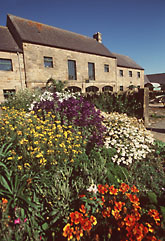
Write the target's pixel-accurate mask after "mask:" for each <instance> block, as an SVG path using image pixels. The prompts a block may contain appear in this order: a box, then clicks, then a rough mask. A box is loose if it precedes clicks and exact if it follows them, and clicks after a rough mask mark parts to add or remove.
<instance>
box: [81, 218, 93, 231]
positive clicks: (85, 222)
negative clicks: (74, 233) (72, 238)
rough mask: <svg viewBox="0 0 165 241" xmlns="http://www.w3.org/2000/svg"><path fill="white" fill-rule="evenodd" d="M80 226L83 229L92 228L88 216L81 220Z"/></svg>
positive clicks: (88, 229)
mask: <svg viewBox="0 0 165 241" xmlns="http://www.w3.org/2000/svg"><path fill="white" fill-rule="evenodd" d="M81 226H82V228H83V229H84V231H90V230H91V228H92V224H91V221H90V220H89V219H88V218H86V219H82V220H81Z"/></svg>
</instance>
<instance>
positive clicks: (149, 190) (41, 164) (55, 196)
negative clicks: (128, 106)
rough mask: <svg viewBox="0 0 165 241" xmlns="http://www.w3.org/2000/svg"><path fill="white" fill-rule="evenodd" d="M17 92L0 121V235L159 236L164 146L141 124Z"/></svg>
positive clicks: (72, 100)
mask: <svg viewBox="0 0 165 241" xmlns="http://www.w3.org/2000/svg"><path fill="white" fill-rule="evenodd" d="M18 96H19V95H18ZM20 96H21V98H23V95H22V94H21V95H20ZM24 96H26V98H24V100H23V101H22V102H21V101H20V100H19V98H18V97H13V99H12V100H10V101H9V103H6V104H5V106H4V107H2V108H3V113H2V116H1V118H0V136H1V139H0V140H1V148H0V157H1V161H0V166H1V168H0V172H1V175H0V215H1V220H0V229H1V233H0V240H2V241H5V240H45V241H47V240H50V241H52V240H61V241H62V240H91V241H94V240H106V241H107V240H112V241H113V240H115V241H116V240H163V230H164V221H165V207H164V203H165V200H164V191H165V190H164V187H165V186H164V184H165V178H164V177H165V175H164V160H165V145H164V144H163V143H162V142H155V141H154V139H153V137H152V135H151V133H150V132H149V131H147V130H146V128H145V127H144V125H143V121H142V120H138V119H136V118H135V117H128V116H127V115H126V114H125V113H122V114H119V113H117V112H113V113H105V112H101V111H100V110H98V109H96V108H95V106H94V105H93V104H92V103H90V102H89V101H87V100H86V99H84V98H83V97H82V96H81V95H75V94H71V93H58V92H56V93H50V92H44V93H43V94H42V95H41V94H38V95H36V94H34V93H28V95H27V94H26V95H24ZM15 103H18V105H16V104H15ZM12 105H13V106H14V107H15V108H13V107H12ZM22 107H23V108H22ZM129 111H130V110H129Z"/></svg>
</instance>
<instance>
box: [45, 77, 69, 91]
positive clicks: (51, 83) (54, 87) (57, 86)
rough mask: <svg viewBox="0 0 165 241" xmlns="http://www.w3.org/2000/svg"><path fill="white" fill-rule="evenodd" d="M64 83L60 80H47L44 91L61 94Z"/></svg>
mask: <svg viewBox="0 0 165 241" xmlns="http://www.w3.org/2000/svg"><path fill="white" fill-rule="evenodd" d="M64 87H65V83H64V82H62V81H61V80H55V79H53V78H50V79H48V81H47V83H46V89H47V90H50V91H53V92H63V90H64Z"/></svg>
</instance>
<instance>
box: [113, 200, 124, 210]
mask: <svg viewBox="0 0 165 241" xmlns="http://www.w3.org/2000/svg"><path fill="white" fill-rule="evenodd" d="M124 205H125V203H124V202H115V207H114V210H115V211H121V210H122V207H123V206H124Z"/></svg>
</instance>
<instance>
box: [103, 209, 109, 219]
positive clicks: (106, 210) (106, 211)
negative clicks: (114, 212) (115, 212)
mask: <svg viewBox="0 0 165 241" xmlns="http://www.w3.org/2000/svg"><path fill="white" fill-rule="evenodd" d="M102 215H103V217H104V218H106V217H108V218H109V217H110V216H111V207H107V208H106V209H105V210H103V211H102Z"/></svg>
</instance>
